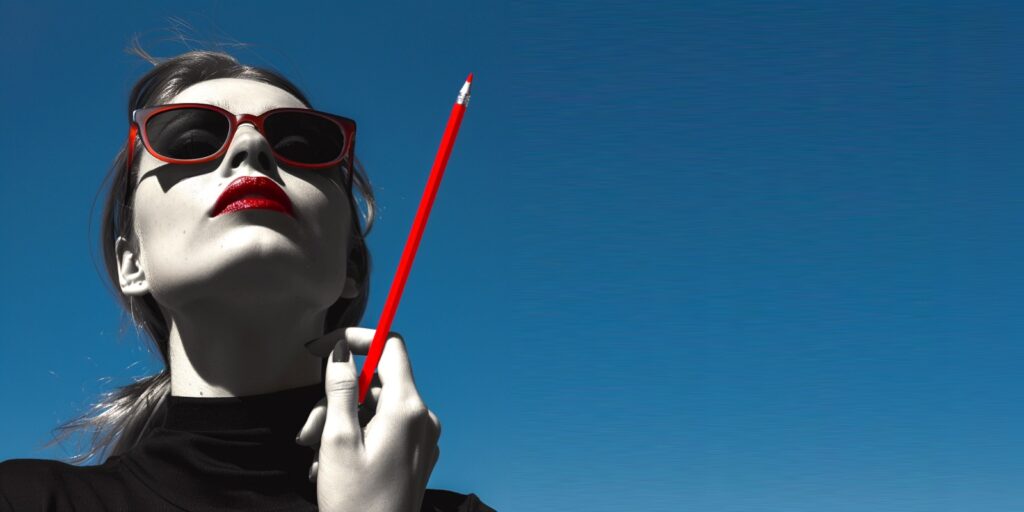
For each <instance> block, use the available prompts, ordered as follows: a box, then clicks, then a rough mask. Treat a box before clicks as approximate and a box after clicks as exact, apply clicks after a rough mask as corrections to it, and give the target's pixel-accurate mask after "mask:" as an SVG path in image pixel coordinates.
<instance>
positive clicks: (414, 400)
mask: <svg viewBox="0 0 1024 512" xmlns="http://www.w3.org/2000/svg"><path fill="white" fill-rule="evenodd" d="M429 413H430V411H429V410H428V409H427V406H426V404H424V403H423V400H421V399H420V398H419V397H418V396H416V395H411V396H409V397H407V398H406V399H405V400H404V401H403V402H402V405H401V407H400V409H399V411H398V415H399V416H400V417H401V418H402V419H403V420H404V421H405V422H406V423H412V424H416V425H419V424H422V423H429V422H430V414H429Z"/></svg>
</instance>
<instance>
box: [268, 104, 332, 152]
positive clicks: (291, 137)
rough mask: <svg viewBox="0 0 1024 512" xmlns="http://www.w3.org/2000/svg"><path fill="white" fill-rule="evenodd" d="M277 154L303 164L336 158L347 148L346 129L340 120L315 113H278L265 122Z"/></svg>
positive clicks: (269, 138)
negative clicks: (333, 119)
mask: <svg viewBox="0 0 1024 512" xmlns="http://www.w3.org/2000/svg"><path fill="white" fill-rule="evenodd" d="M263 128H264V131H265V132H266V136H267V140H268V141H269V142H270V144H271V146H273V148H274V151H275V152H277V154H279V155H281V156H283V157H285V158H287V159H289V160H292V161H295V162H299V163H303V164H322V163H327V162H331V161H333V160H335V159H337V158H338V157H339V156H340V155H341V152H342V150H343V149H344V148H345V132H344V131H342V129H341V126H338V124H337V123H335V122H334V121H331V120H329V119H326V118H324V117H322V116H319V115H316V114H309V113H305V112H278V113H275V114H272V115H270V116H269V117H267V119H266V121H265V122H264V124H263Z"/></svg>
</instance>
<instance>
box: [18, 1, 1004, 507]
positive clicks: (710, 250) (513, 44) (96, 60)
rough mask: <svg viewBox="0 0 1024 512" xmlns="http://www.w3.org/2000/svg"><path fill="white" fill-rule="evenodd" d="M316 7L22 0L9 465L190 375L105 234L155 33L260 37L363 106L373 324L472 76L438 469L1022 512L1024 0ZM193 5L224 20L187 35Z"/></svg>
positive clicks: (572, 494)
mask: <svg viewBox="0 0 1024 512" xmlns="http://www.w3.org/2000/svg"><path fill="white" fill-rule="evenodd" d="M286 7H287V9H286V8H285V7H282V6H281V5H280V4H278V5H272V4H270V3H259V2H257V3H248V2H247V3H244V4H243V3H236V2H225V1H218V2H175V3H173V4H164V5H153V4H152V3H137V2H136V3H128V2H109V3H105V4H81V3H72V2H67V3H62V4H57V3H42V4H41V5H39V4H30V3H29V2H27V1H24V0H5V2H4V3H3V4H0V26H2V33H3V34H4V35H5V37H4V39H5V44H4V45H3V46H2V48H3V49H2V52H3V53H2V59H3V64H4V73H3V77H2V78H0V93H2V94H0V96H2V97H3V98H4V100H5V101H4V108H5V114H4V115H3V116H0V127H2V133H3V137H2V138H0V150H2V152H3V155H4V156H5V162H6V164H5V166H4V170H3V178H4V180H3V186H2V187H0V194H2V201H0V204H2V208H3V215H2V217H0V226H2V228H0V229H2V232H0V234H2V237H3V241H4V242H3V245H2V248H3V253H2V258H3V269H4V270H3V272H4V274H3V283H4V287H5V288H6V291H7V293H6V294H5V295H6V297H5V299H4V303H3V307H2V309H0V326H2V328H0V354H2V357H0V404H2V406H3V408H4V418H5V421H2V422H0V439H2V440H0V460H3V459H8V458H15V457H19V458H20V457H31V458H57V457H59V456H61V455H62V454H63V452H62V451H61V450H60V449H59V448H51V449H48V450H42V449H40V448H39V447H40V446H41V445H42V444H43V443H44V442H45V441H46V440H47V439H48V436H49V433H50V430H51V429H52V428H53V427H55V426H56V425H57V424H58V423H59V422H61V421H62V420H66V419H68V418H70V417H71V416H72V415H74V414H75V413H77V412H81V411H82V410H84V408H85V407H87V406H88V404H89V403H90V401H91V400H93V399H94V398H95V396H96V395H97V394H98V393H99V392H101V391H104V390H109V389H112V388H113V386H117V385H123V384H126V383H128V382H131V379H132V378H133V377H140V376H143V375H147V374H149V373H152V372H155V371H156V370H157V369H159V368H160V366H159V362H157V361H155V360H154V359H152V356H150V355H149V354H147V353H146V352H145V351H144V350H143V349H142V348H141V345H140V344H139V343H138V341H137V340H136V338H135V336H134V333H133V332H131V331H129V332H128V333H127V335H126V336H125V337H124V338H123V340H120V341H119V338H118V336H117V330H118V326H119V323H120V311H119V309H118V308H117V306H116V302H115V300H114V298H113V296H111V294H110V292H109V291H108V288H107V287H106V285H105V284H104V282H103V280H102V279H101V276H100V274H99V273H98V272H97V270H96V269H97V268H98V265H99V259H98V255H97V256H96V259H95V260H94V259H92V258H93V257H92V256H90V254H91V253H90V250H91V248H92V247H94V245H95V243H96V242H95V240H94V239H93V238H90V236H91V235H93V234H95V226H96V225H97V221H98V214H99V212H98V211H94V212H92V214H93V215H92V217H91V218H90V206H91V205H92V200H93V198H94V195H95V194H96V191H97V190H98V188H99V186H100V184H101V181H102V179H103V175H104V173H105V172H106V170H107V167H108V165H109V164H110V162H111V161H112V159H113V157H114V155H115V154H116V152H117V151H118V148H119V147H120V145H121V144H122V143H123V138H124V137H125V134H126V130H127V126H126V121H125V119H126V115H127V113H126V112H125V111H124V108H125V103H126V95H127V93H128V91H129V90H130V88H131V85H132V84H133V83H134V81H135V80H136V79H137V78H138V77H139V76H141V74H143V73H144V72H145V70H146V69H147V66H148V64H147V63H145V62H143V61H141V60H139V59H137V58H134V57H131V56H128V55H126V54H125V53H124V52H123V49H124V48H125V47H126V46H127V44H128V42H129V38H130V37H131V35H132V34H135V33H137V34H139V35H140V37H141V39H142V42H143V44H144V45H145V46H146V47H147V48H148V49H150V50H151V51H152V52H153V53H154V54H156V55H158V56H169V55H174V54H177V53H180V52H182V51H187V50H188V49H191V48H192V47H199V46H203V42H202V41H220V42H227V41H238V42H243V43H247V44H248V45H249V46H248V47H245V48H235V49H233V50H232V51H233V53H234V54H235V55H236V56H238V57H239V58H240V59H241V60H242V61H243V62H246V63H249V64H254V65H261V66H270V67H273V68H276V69H278V70H280V71H282V72H283V73H284V74H285V75H287V76H289V77H290V78H292V79H293V80H294V81H295V82H296V83H297V84H298V85H299V86H300V87H301V88H303V89H304V90H305V91H306V92H307V94H308V95H309V96H310V98H311V100H312V102H313V104H314V106H315V107H316V108H319V109H321V110H327V111H333V112H338V113H341V114H344V115H347V116H349V117H353V118H355V119H356V120H357V121H358V122H359V130H360V136H359V154H360V158H361V159H362V160H363V162H364V163H365V164H366V167H367V171H368V173H369V174H370V176H371V179H372V180H373V184H374V187H375V191H376V193H377V198H378V201H379V204H380V206H381V208H382V210H381V215H380V217H379V218H378V222H377V224H376V226H375V227H374V231H373V233H372V234H371V236H370V238H369V244H370V248H371V251H373V257H374V263H375V273H374V275H373V290H375V293H374V295H373V296H372V297H371V301H370V306H369V308H368V310H367V315H366V317H365V318H364V325H366V326H372V325H373V324H375V323H376V320H377V317H378V315H379V313H380V310H381V307H382V305H383V302H384V299H385V294H386V290H387V289H388V287H389V285H390V281H391V278H392V276H393V273H394V269H395V267H396V265H397V263H398V259H399V256H400V251H401V248H402V245H403V244H404V241H405V237H406V235H407V234H408V230H409V226H410V225H411V222H412V219H413V216H414V214H415V210H416V207H417V203H418V201H419V198H420V195H421V194H422V190H423V186H424V185H425V183H426V179H427V176H428V173H429V169H430V163H431V161H432V158H433V156H434V152H435V151H436V149H437V144H438V141H439V140H440V135H441V130H442V128H443V126H444V123H445V121H446V118H447V115H448V112H449V110H450V108H451V102H452V100H453V98H454V96H455V93H456V92H457V90H458V87H459V85H461V82H462V80H463V78H464V77H465V75H466V73H467V72H469V71H472V72H473V73H474V76H475V83H474V95H473V99H472V102H471V105H470V109H469V112H468V113H467V114H466V118H465V120H464V121H463V125H462V131H461V132H460V135H459V140H458V145H457V146H456V148H455V151H454V152H453V154H452V157H451V160H450V162H449V165H448V169H447V171H446V174H445V179H444V183H443V184H442V186H441V189H440V192H439V194H438V197H437V202H436V203H435V205H434V209H433V211H432V213H431V217H430V224H429V225H428V227H427V230H426V233H425V235H424V239H423V242H422V244H421V246H420V248H419V252H418V255H417V259H416V265H415V266H414V269H413V272H412V274H411V277H410V279H409V282H408V284H407V286H406V289H405V293H404V295H403V299H402V305H401V308H400V309H399V312H398V315H397V317H396V319H395V323H394V325H393V329H394V330H398V331H400V332H402V333H403V334H404V335H405V337H406V338H407V340H408V343H409V345H410V354H411V357H412V361H413V365H414V368H415V369H416V377H417V384H418V385H419V387H420V390H421V393H422V394H423V396H424V398H425V400H426V401H427V403H428V405H429V406H430V407H431V408H432V409H433V410H435V411H436V412H437V413H438V415H439V416H440V418H441V420H442V422H443V424H444V436H443V437H442V440H441V446H442V457H441V460H440V462H439V463H438V466H437V468H436V469H435V471H434V474H433V477H432V480H431V484H430V486H431V487H440V488H449V489H453V490H458V491H461V492H475V493H477V494H478V495H480V496H481V497H482V498H483V499H484V501H485V502H487V503H489V504H491V505H492V506H494V507H495V508H497V509H498V510H502V511H506V510H587V511H611V510H715V511H719V512H724V511H740V510H752V509H759V510H787V511H805V510H806V511H819V510H829V511H847V510H849V511H854V510H857V511H878V510H901V511H911V510H922V511H924V510H929V511H934V510H992V511H996V510H1020V509H1022V508H1024V491H1022V490H1021V487H1020V482H1021V481H1022V479H1024V465H1022V462H1021V461H1022V460H1024V405H1022V404H1024V401H1022V400H1021V399H1020V391H1021V389H1022V387H1021V384H1022V382H1021V378H1020V374H1021V372H1020V371H1019V369H1018V367H1019V366H1020V364H1021V362H1022V361H1024V346H1022V345H1021V343H1020V340H1021V334H1022V332H1024V314H1022V304H1024V301H1022V290H1024V286H1022V285H1024V283H1022V276H1024V272H1022V270H1024V268H1022V263H1021V262H1022V261H1024V243H1022V242H1021V239H1022V238H1021V235H1020V233H1021V229H1020V228H1021V227H1022V224H1021V219H1022V218H1024V216H1022V214H1024V201H1022V200H1021V198H1022V197H1024V173H1022V172H1021V168H1022V167H1021V164H1022V161H1024V159H1022V157H1021V155H1020V151H1019V147H1020V141H1021V140H1022V135H1024V134H1022V123H1024V122H1022V119H1024V115H1022V114H1024V111H1022V110H1024V109H1022V107H1024V102H1022V99H1021V98H1022V95H1021V91H1022V90H1024V87H1022V86H1024V75H1022V70H1021V64H1020V55H1021V52H1022V50H1024V44H1022V43H1024V41H1022V36H1021V34H1022V33H1024V31H1022V28H1024V27H1022V25H1021V22H1022V14H1024V12H1022V8H1021V7H1020V5H1017V4H1013V3H988V2H959V3H958V2H928V3H925V2H828V3H827V4H823V3H820V2H790V3H786V4H784V5H772V4H769V3H764V2H750V3H743V2H705V3H700V4H696V3H687V4H680V3H676V2H630V3H625V2H623V3H621V4H611V3H604V2H588V3H575V2H573V3H540V2H527V3H518V2H517V3H514V4H513V3H483V2H476V3H470V2H460V3H446V4H444V5H429V6H428V5H420V4H413V3H402V4H400V5H393V6H389V7H388V8H386V9H381V8H372V7H368V6H366V5H363V4H360V3H355V2H351V3H341V2H330V3H329V2H305V1H294V2H288V3H287V4H286ZM183 24H187V25H188V26H189V27H191V28H192V29H194V30H193V31H192V32H191V34H192V35H193V37H195V38H196V39H198V40H199V41H197V42H193V43H187V44H183V43H182V42H180V41H179V42H175V41H171V40H168V38H169V37H170V36H171V32H170V31H169V30H168V28H169V27H173V26H184V25H183ZM190 45H191V46H190ZM1014 147H1017V148H1018V149H1017V150H1015V149H1013V148H1014ZM44 205H45V206H44ZM33 212H38V213H37V214H36V215H33V214H32V213H33ZM90 225H92V226H94V229H93V231H92V232H90V230H89V226H90Z"/></svg>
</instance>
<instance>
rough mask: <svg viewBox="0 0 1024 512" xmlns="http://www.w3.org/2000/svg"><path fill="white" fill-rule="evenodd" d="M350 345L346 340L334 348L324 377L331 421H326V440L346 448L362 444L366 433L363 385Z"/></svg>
mask: <svg viewBox="0 0 1024 512" xmlns="http://www.w3.org/2000/svg"><path fill="white" fill-rule="evenodd" d="M353 359H354V358H353V357H352V353H351V351H349V348H348V342H346V341H345V338H344V337H342V338H341V339H340V340H338V343H337V344H335V345H334V350H332V351H331V354H330V357H329V358H328V362H327V369H326V371H325V374H324V388H325V389H324V390H325V391H326V394H327V418H326V419H325V420H324V431H323V441H325V442H334V443H341V444H342V445H362V443H363V431H362V428H361V427H360V426H359V396H358V394H359V382H358V378H357V376H356V363H355V361H354V360H353Z"/></svg>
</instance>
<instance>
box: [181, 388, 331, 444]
mask: <svg viewBox="0 0 1024 512" xmlns="http://www.w3.org/2000/svg"><path fill="white" fill-rule="evenodd" d="M324 396H325V394H324V385H323V383H321V382H318V383H316V384H310V385H308V386H303V387H299V388H292V389H285V390H282V391H275V392H272V393H264V394H260V395H249V396H232V397H187V396H174V395H171V396H168V397H167V413H166V414H167V416H166V419H165V421H164V428H167V429H169V430H181V431H188V432H216V431H223V430H238V429H254V428H256V429H258V428H265V429H270V430H272V431H277V430H278V429H280V428H290V427H293V426H295V423H296V422H298V427H296V430H295V432H292V433H291V436H292V438H293V439H294V437H295V434H298V429H300V428H302V425H303V424H304V423H305V421H306V418H307V417H308V416H309V413H310V411H312V410H313V406H314V405H316V403H317V402H318V401H319V400H320V399H321V398H323V397H324Z"/></svg>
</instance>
